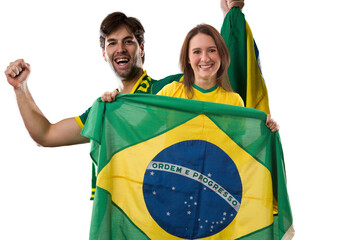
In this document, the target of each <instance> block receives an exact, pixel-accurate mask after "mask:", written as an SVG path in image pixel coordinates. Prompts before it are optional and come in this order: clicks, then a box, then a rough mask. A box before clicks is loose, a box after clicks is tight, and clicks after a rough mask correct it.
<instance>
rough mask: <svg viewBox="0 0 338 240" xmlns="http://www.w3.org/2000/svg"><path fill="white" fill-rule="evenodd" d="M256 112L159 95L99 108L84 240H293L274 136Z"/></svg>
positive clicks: (92, 123) (91, 134) (93, 118)
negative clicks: (89, 213)
mask: <svg viewBox="0 0 338 240" xmlns="http://www.w3.org/2000/svg"><path fill="white" fill-rule="evenodd" d="M265 119H266V114H265V113H264V112H262V111H259V110H255V109H249V108H244V107H238V106H230V105H226V104H218V103H211V102H202V101H194V100H189V99H180V98H172V97H165V96H156V95H144V94H128V95H119V96H118V98H117V101H115V102H113V103H103V102H101V101H100V100H97V101H96V102H95V103H94V105H93V107H92V109H91V111H90V114H89V117H88V120H87V122H86V124H85V126H84V128H83V131H82V134H83V135H84V136H86V137H88V138H90V139H91V156H92V158H93V160H94V161H95V162H96V164H97V166H98V176H97V190H96V194H95V198H94V205H93V213H92V220H91V229H90V239H119V240H123V239H128V240H133V239H135V240H142V239H159V240H166V239H172V240H178V239H203V240H204V239H205V240H206V239H210V240H216V239H220V240H223V239H242V240H249V239H250V240H254V239H257V240H265V239H291V238H292V236H293V228H292V214H291V209H290V205H289V199H288V194H287V189H286V180H285V171H284V161H283V153H282V148H281V143H280V138H279V134H278V133H272V132H271V131H270V130H269V129H268V128H267V127H266V126H265Z"/></svg>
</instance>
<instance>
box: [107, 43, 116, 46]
mask: <svg viewBox="0 0 338 240" xmlns="http://www.w3.org/2000/svg"><path fill="white" fill-rule="evenodd" d="M115 44H116V43H115V42H109V43H108V45H109V46H114V45H115Z"/></svg>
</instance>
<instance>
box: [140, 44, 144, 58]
mask: <svg viewBox="0 0 338 240" xmlns="http://www.w3.org/2000/svg"><path fill="white" fill-rule="evenodd" d="M140 48H141V57H143V56H144V44H141V46H140Z"/></svg>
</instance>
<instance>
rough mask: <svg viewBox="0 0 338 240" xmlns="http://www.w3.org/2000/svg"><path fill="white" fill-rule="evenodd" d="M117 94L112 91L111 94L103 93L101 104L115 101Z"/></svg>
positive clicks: (115, 91)
mask: <svg viewBox="0 0 338 240" xmlns="http://www.w3.org/2000/svg"><path fill="white" fill-rule="evenodd" d="M117 94H119V92H118V91H117V90H114V91H112V92H105V93H104V94H102V96H101V100H102V102H112V101H115V99H116V96H117Z"/></svg>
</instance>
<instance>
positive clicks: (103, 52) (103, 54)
mask: <svg viewBox="0 0 338 240" xmlns="http://www.w3.org/2000/svg"><path fill="white" fill-rule="evenodd" d="M102 56H103V59H104V60H105V61H106V62H107V57H106V51H105V50H102Z"/></svg>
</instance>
